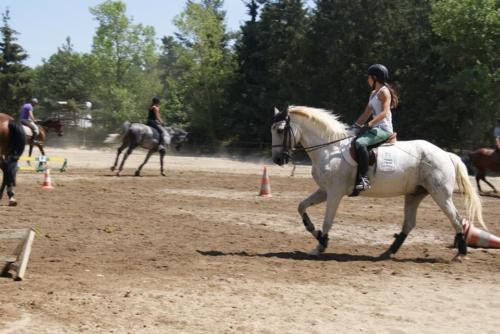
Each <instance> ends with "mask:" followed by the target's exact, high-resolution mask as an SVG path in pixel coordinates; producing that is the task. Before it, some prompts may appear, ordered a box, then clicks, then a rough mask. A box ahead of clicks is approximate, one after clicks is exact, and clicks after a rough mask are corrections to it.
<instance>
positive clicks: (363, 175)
mask: <svg viewBox="0 0 500 334" xmlns="http://www.w3.org/2000/svg"><path fill="white" fill-rule="evenodd" d="M356 153H357V155H358V175H359V179H358V182H357V183H356V187H355V188H356V190H359V191H363V190H367V189H370V179H369V178H368V176H367V174H368V162H369V161H368V160H369V156H368V148H367V147H366V146H364V145H360V146H359V147H358V148H357V150H356Z"/></svg>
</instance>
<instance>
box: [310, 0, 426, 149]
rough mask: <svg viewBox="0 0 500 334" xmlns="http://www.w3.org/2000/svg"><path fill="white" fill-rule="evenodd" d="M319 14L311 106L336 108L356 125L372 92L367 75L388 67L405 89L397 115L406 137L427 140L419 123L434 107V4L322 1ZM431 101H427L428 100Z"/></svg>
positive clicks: (314, 25) (312, 49) (312, 33)
mask: <svg viewBox="0 0 500 334" xmlns="http://www.w3.org/2000/svg"><path fill="white" fill-rule="evenodd" d="M316 4H317V6H316V9H315V11H314V13H313V19H312V24H311V30H310V33H309V38H308V41H309V43H308V44H309V45H308V48H307V50H308V52H307V59H308V61H307V64H308V65H309V67H308V70H309V71H310V78H311V90H310V92H309V101H308V102H309V103H311V104H316V105H319V106H322V107H326V108H332V109H333V110H335V111H336V112H337V113H340V114H342V115H343V116H344V119H345V120H346V121H350V122H352V121H353V120H354V119H356V116H357V115H359V113H360V112H361V111H362V110H363V109H364V106H365V105H366V103H367V98H368V93H369V91H370V87H368V85H367V81H366V70H367V68H368V67H369V66H370V65H371V64H373V63H382V64H385V65H386V66H387V67H388V68H389V69H390V71H391V80H392V81H393V83H395V85H396V87H397V88H398V89H399V90H400V95H401V105H400V108H399V109H398V110H396V111H395V113H394V118H395V126H396V129H397V130H398V131H399V134H400V136H401V137H402V138H407V139H408V138H418V137H420V138H422V136H424V135H425V134H424V133H423V132H421V131H420V129H418V128H415V127H416V126H418V122H416V120H419V119H420V120H422V113H425V112H426V111H427V110H428V109H430V108H433V106H432V105H431V103H430V101H431V100H432V99H429V97H430V96H432V93H431V92H430V86H431V84H432V71H433V66H434V65H433V64H434V61H435V56H434V52H433V50H432V47H431V45H432V30H431V27H430V24H429V22H428V19H427V18H428V16H429V14H430V11H431V7H430V3H429V1H418V2H415V1H412V0H401V1H382V0H374V1H362V0H353V1H342V0H318V1H317V2H316ZM424 96H425V98H424Z"/></svg>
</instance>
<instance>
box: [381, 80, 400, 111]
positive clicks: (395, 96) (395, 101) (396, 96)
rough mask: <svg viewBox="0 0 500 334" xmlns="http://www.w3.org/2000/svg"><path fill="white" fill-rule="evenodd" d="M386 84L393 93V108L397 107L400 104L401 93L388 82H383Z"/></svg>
mask: <svg viewBox="0 0 500 334" xmlns="http://www.w3.org/2000/svg"><path fill="white" fill-rule="evenodd" d="M383 85H384V86H386V87H387V89H389V93H391V109H396V108H397V107H398V104H399V94H398V92H397V91H396V88H394V86H393V85H392V84H390V83H388V82H385V83H383Z"/></svg>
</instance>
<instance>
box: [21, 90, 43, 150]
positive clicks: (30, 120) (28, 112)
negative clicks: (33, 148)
mask: <svg viewBox="0 0 500 334" xmlns="http://www.w3.org/2000/svg"><path fill="white" fill-rule="evenodd" d="M37 105H38V100H37V99H36V98H32V99H31V101H30V102H28V103H25V104H24V105H23V106H22V107H21V123H22V124H24V125H26V126H27V127H29V128H30V129H31V131H32V132H33V144H35V145H36V144H38V135H39V134H40V131H39V130H38V127H37V126H36V123H35V116H34V115H33V109H34V108H35V107H36V106H37Z"/></svg>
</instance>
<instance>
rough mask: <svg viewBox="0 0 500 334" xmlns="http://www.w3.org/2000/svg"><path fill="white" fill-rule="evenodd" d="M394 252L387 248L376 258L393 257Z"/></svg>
mask: <svg viewBox="0 0 500 334" xmlns="http://www.w3.org/2000/svg"><path fill="white" fill-rule="evenodd" d="M393 255H394V254H392V253H391V251H389V250H387V251H385V252H383V253H382V254H380V255H379V256H378V259H379V260H389V259H391V258H392V257H393Z"/></svg>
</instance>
